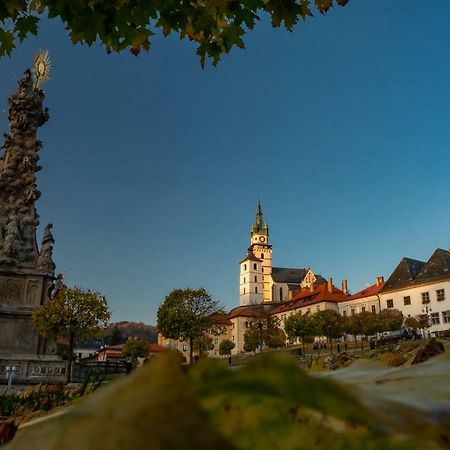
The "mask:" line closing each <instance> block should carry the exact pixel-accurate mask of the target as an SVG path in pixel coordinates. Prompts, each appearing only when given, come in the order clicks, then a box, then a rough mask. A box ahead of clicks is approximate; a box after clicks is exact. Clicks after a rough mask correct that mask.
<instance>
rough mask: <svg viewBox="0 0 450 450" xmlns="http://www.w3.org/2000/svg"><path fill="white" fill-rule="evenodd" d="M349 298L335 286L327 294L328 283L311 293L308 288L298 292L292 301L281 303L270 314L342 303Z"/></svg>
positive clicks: (315, 288)
mask: <svg viewBox="0 0 450 450" xmlns="http://www.w3.org/2000/svg"><path fill="white" fill-rule="evenodd" d="M349 297H350V296H349V295H348V294H345V293H344V292H342V291H341V290H340V289H338V288H337V287H335V286H332V290H331V292H328V283H322V284H319V285H318V286H316V287H314V289H313V290H312V291H311V289H310V288H305V289H302V290H301V291H298V292H297V293H296V294H295V295H294V298H293V299H292V300H288V301H286V302H283V303H281V304H280V305H279V306H277V307H276V308H275V309H274V310H273V311H272V314H276V313H280V312H284V311H291V310H293V309H297V308H301V307H302V306H309V305H314V304H316V303H321V302H331V303H338V302H343V301H346V300H348V298H349Z"/></svg>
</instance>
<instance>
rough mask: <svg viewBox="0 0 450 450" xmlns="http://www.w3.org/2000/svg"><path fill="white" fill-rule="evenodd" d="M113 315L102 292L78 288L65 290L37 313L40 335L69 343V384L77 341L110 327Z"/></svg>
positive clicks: (59, 292) (34, 320) (36, 318)
mask: <svg viewBox="0 0 450 450" xmlns="http://www.w3.org/2000/svg"><path fill="white" fill-rule="evenodd" d="M109 319H110V312H109V310H108V305H107V302H106V298H105V297H104V296H103V295H102V294H100V293H99V292H93V291H90V290H88V289H81V288H78V287H74V288H68V287H66V286H64V287H63V288H61V289H60V290H59V291H58V293H57V294H56V296H55V297H54V298H53V299H51V300H47V301H46V302H45V303H44V304H43V305H41V306H39V307H38V308H37V309H36V310H35V311H34V312H33V322H34V323H35V325H36V326H37V328H38V329H39V333H40V334H41V335H42V336H44V337H46V338H48V339H51V340H56V339H58V338H61V337H62V338H65V339H67V341H68V342H69V356H68V368H67V370H68V372H67V382H70V376H71V370H72V359H73V347H74V344H75V342H76V341H78V340H81V339H87V338H91V337H92V336H95V335H98V334H99V333H100V331H101V330H102V329H103V328H104V327H106V325H107V323H108V321H109Z"/></svg>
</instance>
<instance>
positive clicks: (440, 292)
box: [436, 289, 445, 302]
mask: <svg viewBox="0 0 450 450" xmlns="http://www.w3.org/2000/svg"><path fill="white" fill-rule="evenodd" d="M436 298H437V300H438V302H441V301H442V300H445V289H438V290H437V291H436Z"/></svg>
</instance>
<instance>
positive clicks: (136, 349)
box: [123, 338, 150, 365]
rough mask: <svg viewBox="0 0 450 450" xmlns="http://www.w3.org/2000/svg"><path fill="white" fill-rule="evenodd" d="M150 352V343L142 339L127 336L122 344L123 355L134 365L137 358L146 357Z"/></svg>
mask: <svg viewBox="0 0 450 450" xmlns="http://www.w3.org/2000/svg"><path fill="white" fill-rule="evenodd" d="M149 353H150V343H149V342H147V341H145V340H144V339H139V338H138V339H135V338H129V339H128V340H127V341H126V342H125V344H124V346H123V356H125V357H126V358H130V359H131V361H132V363H133V364H134V365H136V361H137V359H138V358H146V357H147V356H148V355H149Z"/></svg>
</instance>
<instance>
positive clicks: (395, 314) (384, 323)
mask: <svg viewBox="0 0 450 450" xmlns="http://www.w3.org/2000/svg"><path fill="white" fill-rule="evenodd" d="M379 318H380V332H381V331H396V330H399V329H400V328H401V326H402V325H403V321H404V318H403V313H402V312H401V311H399V310H398V309H392V308H390V309H383V310H382V311H381V312H380V314H379Z"/></svg>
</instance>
